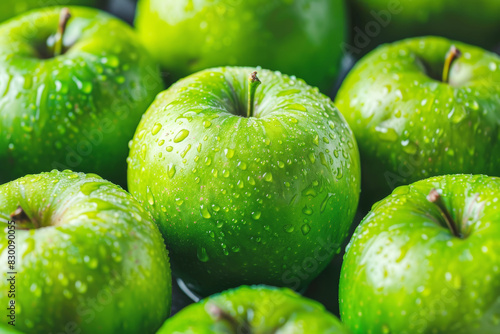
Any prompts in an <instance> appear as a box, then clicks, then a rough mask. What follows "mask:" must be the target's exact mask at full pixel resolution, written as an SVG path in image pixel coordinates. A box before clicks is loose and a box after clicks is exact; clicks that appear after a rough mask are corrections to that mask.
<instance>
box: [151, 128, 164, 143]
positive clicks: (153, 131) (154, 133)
mask: <svg viewBox="0 0 500 334" xmlns="http://www.w3.org/2000/svg"><path fill="white" fill-rule="evenodd" d="M161 127H162V126H161V124H160V123H156V124H155V125H154V126H153V128H152V129H151V134H152V135H153V136H154V135H156V134H157V133H158V132H160V130H161ZM160 146H161V145H160Z"/></svg>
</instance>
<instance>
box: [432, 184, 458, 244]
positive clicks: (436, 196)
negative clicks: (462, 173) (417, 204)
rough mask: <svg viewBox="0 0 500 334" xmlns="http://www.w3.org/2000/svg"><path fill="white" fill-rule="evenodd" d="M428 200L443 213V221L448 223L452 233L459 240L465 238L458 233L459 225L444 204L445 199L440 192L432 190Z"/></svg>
mask: <svg viewBox="0 0 500 334" xmlns="http://www.w3.org/2000/svg"><path fill="white" fill-rule="evenodd" d="M427 200H428V201H429V202H431V203H434V204H435V205H436V206H437V207H438V209H439V211H440V213H441V216H442V217H443V219H444V221H445V223H446V226H448V228H449V229H450V231H451V233H452V234H453V235H454V236H456V237H457V238H463V236H462V235H461V233H460V232H459V231H458V227H457V224H456V223H455V221H454V220H453V218H452V217H451V215H450V212H449V211H448V209H447V208H446V205H445V204H444V202H443V199H442V198H441V195H440V194H439V192H438V191H437V190H436V189H432V190H431V191H430V193H429V195H427Z"/></svg>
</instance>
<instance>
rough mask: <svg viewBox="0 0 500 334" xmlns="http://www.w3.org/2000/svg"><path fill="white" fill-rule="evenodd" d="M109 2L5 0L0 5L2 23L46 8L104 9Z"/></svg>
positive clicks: (88, 0) (93, 0)
mask: <svg viewBox="0 0 500 334" xmlns="http://www.w3.org/2000/svg"><path fill="white" fill-rule="evenodd" d="M107 2H108V0H4V1H2V2H1V3H0V22H2V21H5V20H7V19H10V18H12V17H14V16H17V15H20V14H23V13H25V12H27V11H29V10H31V9H35V8H40V7H46V6H93V7H101V8H102V7H104V6H105V4H106V3H107Z"/></svg>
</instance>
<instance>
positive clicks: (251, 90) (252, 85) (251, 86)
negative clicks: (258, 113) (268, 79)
mask: <svg viewBox="0 0 500 334" xmlns="http://www.w3.org/2000/svg"><path fill="white" fill-rule="evenodd" d="M260 84H261V82H260V80H259V78H257V71H253V72H252V74H250V76H249V77H248V108H247V117H252V116H253V110H254V99H255V91H256V90H257V87H259V85H260Z"/></svg>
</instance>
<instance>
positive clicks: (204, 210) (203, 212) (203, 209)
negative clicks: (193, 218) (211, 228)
mask: <svg viewBox="0 0 500 334" xmlns="http://www.w3.org/2000/svg"><path fill="white" fill-rule="evenodd" d="M200 213H201V216H202V217H203V218H205V219H209V218H211V217H212V215H211V214H210V212H209V211H208V208H207V207H205V206H204V205H203V204H202V205H201V207H200Z"/></svg>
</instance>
